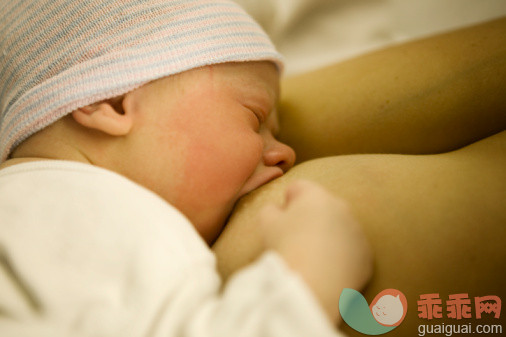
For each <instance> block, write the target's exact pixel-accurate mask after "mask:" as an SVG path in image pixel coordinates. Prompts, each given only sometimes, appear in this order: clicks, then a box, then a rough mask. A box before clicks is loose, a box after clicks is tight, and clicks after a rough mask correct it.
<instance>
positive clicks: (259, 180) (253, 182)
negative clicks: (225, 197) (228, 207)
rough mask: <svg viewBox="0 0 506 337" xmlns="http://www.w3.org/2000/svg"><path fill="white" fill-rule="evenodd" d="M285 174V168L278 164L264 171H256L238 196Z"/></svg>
mask: <svg viewBox="0 0 506 337" xmlns="http://www.w3.org/2000/svg"><path fill="white" fill-rule="evenodd" d="M283 174H284V172H283V170H282V169H281V168H279V167H277V166H275V167H269V168H266V169H264V170H263V171H262V172H255V173H253V174H252V175H251V177H249V178H248V180H247V181H246V183H245V184H244V185H243V187H242V188H241V190H240V192H239V195H238V198H241V197H243V196H244V195H246V194H248V193H250V192H251V191H254V190H256V189H257V188H259V187H260V186H263V185H265V184H267V183H268V182H270V181H272V180H274V179H276V178H279V177H281V176H282V175H283Z"/></svg>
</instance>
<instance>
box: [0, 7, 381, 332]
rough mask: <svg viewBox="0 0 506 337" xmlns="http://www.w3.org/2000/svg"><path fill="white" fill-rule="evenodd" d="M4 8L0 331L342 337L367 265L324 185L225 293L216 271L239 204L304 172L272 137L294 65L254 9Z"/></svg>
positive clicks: (270, 222)
mask: <svg viewBox="0 0 506 337" xmlns="http://www.w3.org/2000/svg"><path fill="white" fill-rule="evenodd" d="M0 9H1V11H0V13H1V14H0V22H1V23H0V62H1V65H2V67H1V73H0V83H1V86H0V92H1V96H0V99H1V101H0V107H1V114H0V155H1V160H2V162H3V163H2V166H1V167H2V169H1V170H0V266H1V267H2V268H0V280H4V281H2V282H1V283H0V307H1V308H2V311H1V314H0V335H2V336H24V335H33V334H37V336H46V335H47V336H78V335H82V336H91V335H100V336H147V335H149V336H186V335H191V336H276V337H279V336H336V335H338V332H337V331H336V330H335V328H334V324H333V323H335V322H336V321H337V319H338V316H339V315H338V308H337V303H338V296H339V293H340V291H341V289H342V288H344V287H349V288H355V289H359V288H361V287H362V286H363V285H364V284H365V282H366V281H367V279H368V277H369V275H370V270H371V261H370V256H369V248H368V245H367V243H366V241H365V239H364V237H363V235H362V233H361V230H360V228H359V226H358V225H357V224H356V223H355V221H354V219H353V218H352V216H351V215H350V213H349V211H348V210H347V208H346V206H345V205H344V203H343V202H342V201H340V200H337V199H335V198H333V197H332V196H331V195H330V194H329V193H327V192H326V191H325V190H323V189H321V188H320V187H319V186H317V185H314V184H312V183H310V182H304V181H300V182H297V183H295V184H293V185H292V186H290V187H289V188H288V189H287V191H286V200H285V204H284V205H270V206H269V207H267V208H265V209H264V210H263V211H262V213H261V214H259V220H258V221H259V226H261V228H262V231H263V233H264V238H265V249H266V252H265V253H264V255H263V256H262V257H261V258H259V259H258V260H257V261H254V262H253V263H252V264H251V265H250V266H248V267H247V268H244V269H243V270H241V271H240V272H238V273H237V274H236V275H235V277H233V278H232V279H231V280H229V281H228V282H227V284H225V285H222V284H221V281H220V278H219V276H218V274H217V272H216V270H215V258H214V255H213V254H212V253H211V251H210V249H209V244H211V243H212V242H213V241H214V240H215V239H216V238H217V236H218V235H219V233H220V232H221V230H222V228H223V226H224V224H225V222H226V220H227V217H228V215H229V214H230V212H231V210H232V208H233V207H234V204H235V203H236V201H237V200H238V199H239V198H240V197H241V196H243V195H245V194H247V193H248V192H250V191H252V190H254V189H256V188H258V187H259V186H261V185H263V184H265V183H267V182H268V181H270V180H272V179H275V178H277V177H280V176H281V175H283V173H284V172H286V171H287V170H289V169H290V168H291V167H292V166H293V164H294V161H295V154H294V151H293V150H292V149H291V148H290V147H289V146H287V145H285V144H283V143H280V142H279V141H277V140H276V138H275V135H276V133H277V131H278V124H277V115H276V103H277V99H278V95H279V88H278V87H279V76H280V72H281V70H282V60H281V57H280V55H279V54H278V53H277V52H276V50H275V49H274V47H273V46H272V44H271V42H270V40H269V38H268V37H267V36H266V35H265V33H264V32H263V31H262V30H261V28H260V27H259V26H258V25H257V24H256V23H255V22H254V21H253V20H252V19H251V18H250V17H249V16H248V15H247V14H246V13H245V12H243V11H242V9H241V8H239V7H238V6H237V5H235V4H234V3H232V2H229V1H228V0H213V1H210V0H154V1H143V0H123V1H112V0H110V1H109V0H87V1H75V0H74V1H70V0H38V1H23V0H12V1H5V2H2V4H1V5H0ZM302 243H304V245H305V247H306V249H307V250H305V251H301V249H300V247H301V244H302Z"/></svg>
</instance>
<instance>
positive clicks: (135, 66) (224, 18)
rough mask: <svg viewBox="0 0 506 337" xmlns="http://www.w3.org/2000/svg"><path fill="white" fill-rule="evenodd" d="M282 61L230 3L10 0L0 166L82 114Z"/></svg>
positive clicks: (0, 87) (1, 59)
mask: <svg viewBox="0 0 506 337" xmlns="http://www.w3.org/2000/svg"><path fill="white" fill-rule="evenodd" d="M261 60H269V61H272V62H275V63H276V64H277V65H278V67H279V68H281V67H282V64H281V56H280V55H279V54H278V53H277V52H276V50H275V48H274V46H273V45H272V43H271V41H270V40H269V38H268V37H267V35H266V34H265V33H264V31H263V30H262V29H261V28H260V26H259V25H257V24H256V23H255V22H254V20H253V19H252V18H251V17H250V16H248V15H247V14H246V13H245V12H244V11H243V10H242V9H241V8H240V7H239V6H238V5H236V4H234V3H233V2H231V1H229V0H0V65H1V70H0V109H1V111H0V162H2V161H4V160H5V159H6V158H7V157H8V155H9V154H10V152H11V151H12V150H13V149H14V148H15V147H16V146H17V145H19V144H20V143H21V142H22V141H23V140H25V139H26V138H27V137H29V136H30V135H32V134H34V133H35V132H37V131H39V130H41V129H43V128H44V127H46V126H48V125H50V124H51V123H53V122H55V121H56V120H58V119H60V118H61V117H63V116H65V115H66V114H68V113H70V112H72V111H74V110H75V109H77V108H79V107H82V106H85V105H88V104H91V103H94V102H98V101H101V100H104V99H107V98H111V97H115V96H119V95H122V94H125V93H127V92H128V91H131V90H133V89H135V88H137V87H139V86H141V85H143V84H145V83H147V82H149V81H152V80H155V79H158V78H161V77H165V76H168V75H171V74H175V73H179V72H182V71H185V70H189V69H192V68H197V67H201V66H204V65H209V64H217V63H224V62H241V61H261Z"/></svg>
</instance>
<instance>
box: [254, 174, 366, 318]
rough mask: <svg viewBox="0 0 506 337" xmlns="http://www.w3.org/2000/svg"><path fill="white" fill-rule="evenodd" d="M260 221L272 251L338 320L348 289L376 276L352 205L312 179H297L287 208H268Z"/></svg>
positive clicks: (287, 196) (360, 285) (330, 314)
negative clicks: (373, 273) (353, 214)
mask: <svg viewBox="0 0 506 337" xmlns="http://www.w3.org/2000/svg"><path fill="white" fill-rule="evenodd" d="M260 223H261V226H262V231H263V234H264V239H265V245H266V248H268V249H273V250H275V251H277V252H278V253H279V254H280V255H281V256H282V257H283V258H284V259H285V261H286V262H287V264H288V265H289V266H290V267H291V268H292V269H294V270H295V271H297V272H298V273H299V274H300V275H301V276H302V278H303V279H304V280H305V281H306V283H307V284H308V285H309V287H310V288H311V289H312V290H313V293H314V294H315V295H316V297H317V298H318V299H319V301H320V303H321V304H322V306H323V308H324V310H325V311H326V312H327V313H328V315H329V316H330V318H331V319H332V320H337V319H338V318H339V311H338V303H339V295H340V293H341V291H342V289H343V288H353V289H357V290H358V289H360V288H362V287H363V286H364V285H365V283H366V282H367V281H368V279H369V278H370V276H371V271H372V258H371V250H370V247H369V244H368V243H367V241H366V239H365V236H364V235H363V233H362V230H361V228H360V226H359V225H358V224H357V222H356V221H355V219H354V218H353V216H352V215H351V213H350V210H349V209H348V206H347V204H346V203H345V202H344V201H343V200H341V199H338V198H336V197H334V196H333V195H331V194H330V193H329V192H327V191H326V190H324V189H323V188H322V187H320V186H319V185H317V184H315V183H312V182H309V181H297V182H295V183H292V185H290V186H289V187H288V188H287V191H286V201H285V204H284V205H283V206H281V207H278V206H275V205H268V206H266V207H265V208H264V209H263V210H262V211H261V213H260Z"/></svg>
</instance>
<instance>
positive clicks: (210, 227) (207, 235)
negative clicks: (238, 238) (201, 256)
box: [192, 203, 234, 246]
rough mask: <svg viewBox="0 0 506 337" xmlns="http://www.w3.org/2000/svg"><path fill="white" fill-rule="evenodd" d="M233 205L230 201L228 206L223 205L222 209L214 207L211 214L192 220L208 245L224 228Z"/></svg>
mask: <svg viewBox="0 0 506 337" xmlns="http://www.w3.org/2000/svg"><path fill="white" fill-rule="evenodd" d="M233 206H234V203H231V205H230V206H228V207H223V209H222V210H217V209H214V212H212V214H208V216H205V217H201V218H200V219H198V220H194V221H192V222H193V225H194V227H195V228H196V229H197V231H198V232H199V234H200V236H201V237H202V238H203V239H204V240H205V241H206V242H207V244H208V245H209V246H211V245H212V244H213V243H214V242H215V241H216V239H217V238H218V237H219V236H220V234H221V232H222V231H223V229H224V228H225V226H226V224H227V222H228V219H229V218H230V216H231V215H232V211H233Z"/></svg>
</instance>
